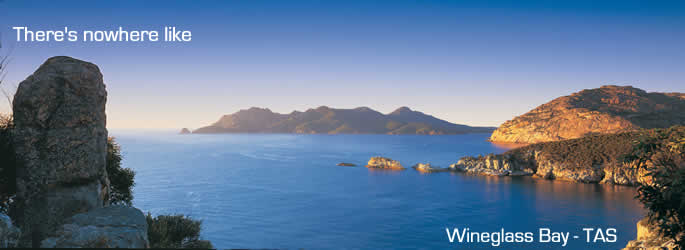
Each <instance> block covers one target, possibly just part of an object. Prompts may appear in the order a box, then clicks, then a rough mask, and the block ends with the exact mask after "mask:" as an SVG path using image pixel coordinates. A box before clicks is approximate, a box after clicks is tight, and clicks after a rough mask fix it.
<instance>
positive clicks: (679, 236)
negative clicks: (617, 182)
mask: <svg viewBox="0 0 685 250" xmlns="http://www.w3.org/2000/svg"><path fill="white" fill-rule="evenodd" d="M633 145H634V149H633V152H632V153H631V154H630V155H629V156H628V157H626V161H637V162H638V164H639V167H641V168H645V169H646V170H648V173H647V177H648V178H651V181H648V182H645V183H643V184H640V185H639V187H638V195H637V198H638V199H639V200H640V202H642V204H643V205H644V206H645V208H646V209H647V210H648V213H647V217H648V218H649V221H650V223H651V224H653V225H656V226H657V228H658V231H659V233H660V234H661V235H662V236H664V237H667V238H671V239H675V241H676V244H678V245H679V246H681V248H683V247H685V127H684V126H680V127H672V128H670V129H654V130H649V131H646V132H643V133H642V134H641V135H640V137H639V138H638V139H637V140H635V142H634V144H633Z"/></svg>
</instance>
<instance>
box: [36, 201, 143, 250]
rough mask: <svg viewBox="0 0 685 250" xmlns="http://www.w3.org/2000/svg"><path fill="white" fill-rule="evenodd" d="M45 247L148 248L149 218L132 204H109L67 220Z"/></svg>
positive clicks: (44, 243) (44, 242)
mask: <svg viewBox="0 0 685 250" xmlns="http://www.w3.org/2000/svg"><path fill="white" fill-rule="evenodd" d="M41 247H43V248H54V247H58V248H74V247H78V248H81V247H85V248H148V247H150V246H149V243H148V238H147V221H146V220H145V215H143V212H141V211H140V210H138V209H137V208H133V207H126V206H109V207H104V208H98V209H96V210H93V211H90V212H87V213H82V214H77V215H74V216H73V217H71V218H68V219H66V220H65V223H64V225H62V227H61V228H60V229H59V230H57V232H55V234H54V237H50V238H47V239H45V240H43V241H42V243H41Z"/></svg>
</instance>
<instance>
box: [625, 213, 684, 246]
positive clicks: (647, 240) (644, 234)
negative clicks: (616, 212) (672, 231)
mask: <svg viewBox="0 0 685 250" xmlns="http://www.w3.org/2000/svg"><path fill="white" fill-rule="evenodd" d="M624 249H625V250H641V249H669V250H673V249H678V246H677V245H676V244H675V241H674V240H673V239H666V238H664V237H661V236H659V234H658V231H657V230H656V228H655V227H654V226H653V225H651V224H649V221H648V220H647V218H644V219H642V220H640V221H639V222H638V223H637V239H635V240H631V241H629V242H628V244H627V245H626V248H624Z"/></svg>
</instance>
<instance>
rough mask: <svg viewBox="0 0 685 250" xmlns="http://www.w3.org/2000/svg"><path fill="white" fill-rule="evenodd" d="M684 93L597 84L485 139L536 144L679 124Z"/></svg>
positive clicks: (684, 116)
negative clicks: (647, 90) (658, 91)
mask: <svg viewBox="0 0 685 250" xmlns="http://www.w3.org/2000/svg"><path fill="white" fill-rule="evenodd" d="M683 110H685V94H684V93H648V92H645V91H644V90H641V89H638V88H633V87H631V86H613V85H609V86H602V87H601V88H597V89H587V90H583V91H580V92H578V93H574V94H571V95H569V96H564V97H559V98H557V99H554V100H552V101H550V102H548V103H545V104H543V105H540V106H538V107H537V108H535V109H533V110H531V111H530V112H528V113H525V114H523V115H521V116H518V117H516V118H514V119H513V120H510V121H507V122H505V123H504V124H502V125H501V126H500V127H499V128H497V130H495V131H494V132H493V133H492V136H490V140H491V141H493V142H506V143H538V142H547V141H559V140H566V139H574V138H580V137H583V136H585V135H588V134H597V133H618V132H626V131H632V130H636V129H639V128H668V127H670V126H673V125H684V124H685V112H683Z"/></svg>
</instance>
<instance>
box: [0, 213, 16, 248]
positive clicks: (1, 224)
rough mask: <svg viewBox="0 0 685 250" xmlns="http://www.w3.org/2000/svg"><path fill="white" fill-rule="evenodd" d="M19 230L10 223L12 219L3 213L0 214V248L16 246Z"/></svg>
mask: <svg viewBox="0 0 685 250" xmlns="http://www.w3.org/2000/svg"><path fill="white" fill-rule="evenodd" d="M20 234H21V231H20V230H19V228H17V227H15V226H14V225H12V220H11V219H10V217H8V216H7V215H5V214H0V248H10V247H16V246H17V240H18V239H19V235H20Z"/></svg>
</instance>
